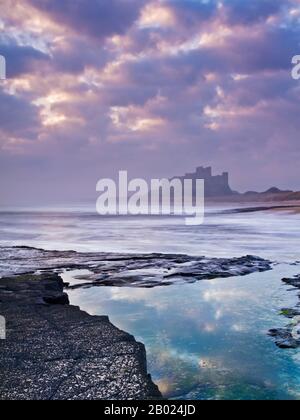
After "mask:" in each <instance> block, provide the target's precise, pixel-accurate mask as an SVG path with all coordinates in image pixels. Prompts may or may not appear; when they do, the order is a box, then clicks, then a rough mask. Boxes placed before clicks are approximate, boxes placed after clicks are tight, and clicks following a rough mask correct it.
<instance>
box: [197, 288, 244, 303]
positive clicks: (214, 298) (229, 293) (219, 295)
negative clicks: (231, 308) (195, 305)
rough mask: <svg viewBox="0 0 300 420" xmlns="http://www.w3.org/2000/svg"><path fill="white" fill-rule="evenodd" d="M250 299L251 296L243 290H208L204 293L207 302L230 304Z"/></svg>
mask: <svg viewBox="0 0 300 420" xmlns="http://www.w3.org/2000/svg"><path fill="white" fill-rule="evenodd" d="M245 298H247V299H249V298H251V295H250V294H249V293H247V292H245V291H243V290H237V289H229V290H224V289H221V288H218V289H210V290H206V291H205V292H204V293H203V299H204V300H205V301H206V302H221V303H228V302H232V301H236V300H241V299H245Z"/></svg>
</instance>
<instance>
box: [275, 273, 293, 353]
mask: <svg viewBox="0 0 300 420" xmlns="http://www.w3.org/2000/svg"><path fill="white" fill-rule="evenodd" d="M282 281H283V282H284V283H285V284H287V285H289V286H292V287H293V288H296V289H300V275H298V276H295V277H292V278H284V279H282ZM299 298H300V295H299ZM281 314H282V315H283V316H285V317H286V318H288V319H290V320H291V321H290V322H289V324H288V325H287V326H286V327H285V328H277V329H273V330H270V332H269V334H270V336H271V337H273V338H274V339H275V343H276V345H277V346H278V347H280V348H282V349H297V348H299V347H300V303H298V304H297V306H296V307H295V308H284V309H282V311H281Z"/></svg>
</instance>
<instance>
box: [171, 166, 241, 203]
mask: <svg viewBox="0 0 300 420" xmlns="http://www.w3.org/2000/svg"><path fill="white" fill-rule="evenodd" d="M174 178H177V179H180V180H182V181H184V180H185V179H192V180H196V179H204V181H205V196H206V197H220V196H227V195H233V194H236V193H235V192H234V191H233V190H232V189H231V188H230V185H229V174H228V172H223V174H222V175H213V174H212V168H211V167H208V168H205V167H202V166H200V167H198V168H197V169H196V172H192V173H187V174H185V175H184V176H179V177H174ZM174 178H173V179H174ZM194 188H195V186H194Z"/></svg>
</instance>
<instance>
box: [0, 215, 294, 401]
mask: <svg viewBox="0 0 300 420" xmlns="http://www.w3.org/2000/svg"><path fill="white" fill-rule="evenodd" d="M223 210H224V208H220V207H214V208H209V209H207V215H206V218H205V224H204V225H201V226H194V227H188V226H185V224H184V220H183V219H182V218H178V217H154V218H152V217H123V218H110V217H107V218H103V217H99V216H97V215H96V214H95V213H94V211H93V209H90V208H87V207H84V208H82V207H76V208H75V207H73V208H63V209H62V208H60V209H51V210H50V209H23V210H18V211H16V210H13V209H11V210H9V211H8V210H6V211H1V212H0V231H1V237H0V246H7V245H9V246H11V245H27V246H34V247H39V248H45V249H51V250H54V249H57V250H76V251H99V252H102V251H104V252H129V253H147V252H149V253H151V252H162V253H180V254H190V255H205V256H208V257H233V256H242V255H246V254H252V255H257V256H260V257H264V258H268V259H271V260H272V261H274V262H275V264H274V269H273V271H270V272H265V273H255V274H252V275H250V276H247V277H235V278H231V279H225V280H224V279H216V280H212V281H202V282H198V283H195V284H186V285H174V286H169V287H157V288H155V289H135V288H117V287H93V288H89V289H77V290H73V291H69V296H70V299H71V303H72V304H75V305H78V306H80V307H81V308H82V309H83V310H86V311H87V312H89V313H91V314H99V315H108V316H109V317H110V319H111V321H112V322H113V323H114V324H115V325H116V326H118V327H119V328H121V329H123V330H125V331H127V332H129V333H131V334H133V335H134V336H135V337H136V338H137V339H138V340H139V341H141V342H143V343H144V344H145V346H146V349H147V356H148V370H149V372H150V373H151V374H152V377H153V379H154V381H155V382H156V383H157V384H158V385H159V387H160V389H161V391H162V392H163V394H164V395H165V396H166V397H168V398H179V399H271V400H274V399H300V352H299V351H297V350H280V349H278V348H277V347H276V346H275V344H274V342H273V340H272V339H271V338H270V337H268V335H267V332H268V330H269V329H271V328H274V327H275V328H276V327H283V326H285V325H286V324H287V320H286V319H285V318H284V317H283V316H281V315H280V310H281V309H282V308H283V307H293V306H294V305H295V304H296V303H297V301H298V297H297V292H296V291H293V290H289V288H288V287H287V286H286V285H284V284H283V283H282V282H281V279H282V278H283V277H286V276H292V275H295V274H299V273H300V265H292V263H294V262H295V261H299V260H300V223H299V221H300V215H299V214H298V215H297V214H292V212H290V211H289V212H287V211H286V212H278V211H268V212H253V213H236V212H232V211H228V208H226V212H224V211H223ZM80 274H81V273H80V272H66V273H65V274H64V278H65V280H66V281H71V282H73V283H76V282H77V281H79V280H77V279H76V277H77V276H78V275H80Z"/></svg>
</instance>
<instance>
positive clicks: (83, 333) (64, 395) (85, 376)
mask: <svg viewBox="0 0 300 420" xmlns="http://www.w3.org/2000/svg"><path fill="white" fill-rule="evenodd" d="M63 289H64V283H63V281H62V279H61V278H60V276H59V275H58V274H54V273H50V272H49V273H44V274H38V275H36V274H35V275H33V274H28V275H19V276H16V277H10V278H2V279H1V285H0V313H1V315H2V316H4V317H5V318H6V322H7V325H6V327H7V339H6V340H1V341H0V400H100V399H102V400H128V399H134V400H141V399H159V398H161V393H160V391H159V389H158V387H157V386H156V385H155V384H154V383H153V382H152V380H151V377H150V375H148V373H147V361H146V351H145V347H144V345H143V344H141V343H138V342H136V340H135V338H134V337H133V336H131V335H129V334H128V333H125V332H123V331H121V330H119V329H117V328H116V327H115V326H114V325H112V324H111V323H110V321H109V319H108V317H106V316H102V317H100V316H90V315H89V314H87V313H86V312H83V311H81V310H80V308H78V307H75V306H71V305H69V300H68V296H67V295H66V294H65V293H64V291H63Z"/></svg>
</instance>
